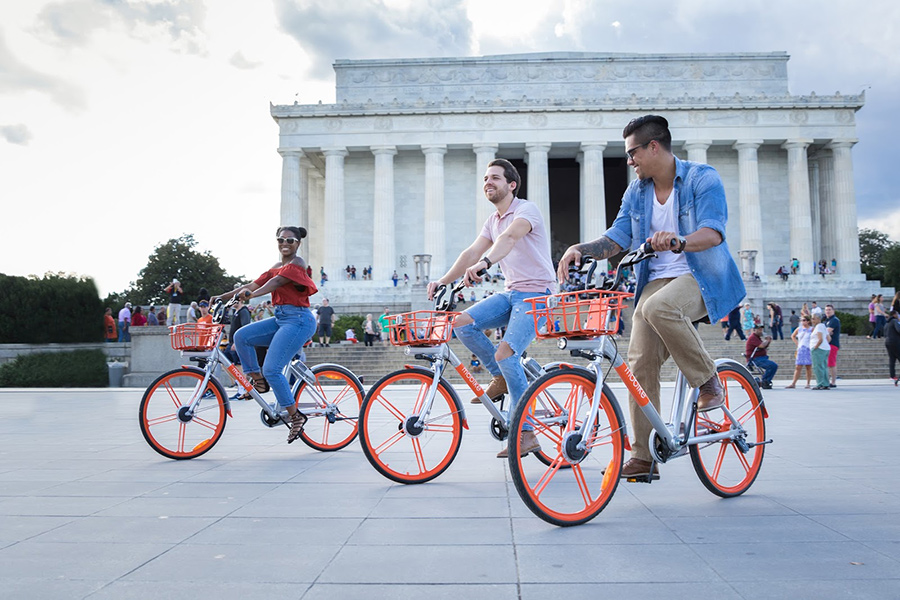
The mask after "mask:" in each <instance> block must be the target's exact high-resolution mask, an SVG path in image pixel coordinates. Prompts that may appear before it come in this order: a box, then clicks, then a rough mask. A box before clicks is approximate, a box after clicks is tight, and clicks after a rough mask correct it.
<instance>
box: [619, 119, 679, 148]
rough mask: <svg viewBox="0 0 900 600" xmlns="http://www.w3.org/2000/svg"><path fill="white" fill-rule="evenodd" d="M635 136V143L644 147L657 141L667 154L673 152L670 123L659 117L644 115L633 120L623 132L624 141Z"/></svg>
mask: <svg viewBox="0 0 900 600" xmlns="http://www.w3.org/2000/svg"><path fill="white" fill-rule="evenodd" d="M630 135H633V136H634V141H635V142H637V143H638V145H640V146H643V145H644V144H649V143H650V142H651V141H653V140H656V141H658V142H659V145H660V146H662V147H663V149H665V150H666V151H667V152H671V151H672V134H671V133H670V132H669V122H668V121H666V120H665V118H663V117H661V116H659V115H644V116H643V117H638V118H636V119H632V120H631V121H629V122H628V125H626V126H625V129H624V130H623V131H622V139H624V138H627V137H628V136H630Z"/></svg>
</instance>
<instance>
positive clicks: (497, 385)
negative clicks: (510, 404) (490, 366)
mask: <svg viewBox="0 0 900 600" xmlns="http://www.w3.org/2000/svg"><path fill="white" fill-rule="evenodd" d="M506 392H507V389H506V380H505V379H503V375H495V376H494V378H493V379H491V382H490V383H489V384H488V386H487V387H486V388H485V390H484V393H485V394H487V397H488V398H490V399H491V402H500V396H502V395H503V394H505V393H506ZM472 404H481V398H477V397H476V398H472Z"/></svg>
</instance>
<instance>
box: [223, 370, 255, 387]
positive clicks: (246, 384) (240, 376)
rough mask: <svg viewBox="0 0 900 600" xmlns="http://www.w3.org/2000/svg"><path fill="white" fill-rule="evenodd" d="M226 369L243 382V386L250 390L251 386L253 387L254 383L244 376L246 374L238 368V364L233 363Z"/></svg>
mask: <svg viewBox="0 0 900 600" xmlns="http://www.w3.org/2000/svg"><path fill="white" fill-rule="evenodd" d="M226 370H227V371H228V373H229V374H230V375H231V376H232V377H233V378H234V380H235V381H237V382H238V383H239V384H241V387H243V388H244V389H245V390H247V391H248V392H249V391H250V388H252V387H253V384H252V383H250V382H249V381H247V378H246V377H244V374H243V373H241V370H240V369H238V368H237V365H231V366H229V367H228V369H226Z"/></svg>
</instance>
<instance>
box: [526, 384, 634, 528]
mask: <svg viewBox="0 0 900 600" xmlns="http://www.w3.org/2000/svg"><path fill="white" fill-rule="evenodd" d="M596 385H597V378H596V377H595V375H594V374H593V373H592V372H590V371H588V370H587V369H584V368H581V367H574V368H561V369H557V370H554V371H552V372H550V373H547V374H546V375H544V376H542V377H540V378H539V379H537V380H536V381H534V382H533V383H532V384H531V385H530V386H529V388H528V389H527V390H526V391H525V393H524V394H523V399H522V400H521V401H520V402H519V403H518V404H517V406H516V410H515V411H514V413H513V418H512V421H511V426H510V438H509V459H508V461H509V470H510V475H511V477H512V480H513V484H514V485H515V488H516V491H517V492H518V494H519V497H520V498H521V499H522V501H523V502H524V503H525V505H526V506H527V507H528V509H529V510H531V512H533V513H534V514H535V515H537V516H538V517H540V518H541V519H543V520H544V521H546V522H548V523H552V524H553V525H558V526H560V527H570V526H573V525H580V524H582V523H586V522H587V521H590V520H591V519H593V518H594V517H596V516H597V515H598V514H600V512H601V511H602V510H603V509H604V508H605V507H606V505H607V504H608V503H609V501H610V500H611V499H612V497H613V495H614V494H615V491H616V488H617V487H618V485H619V474H620V472H621V470H622V461H623V459H624V453H625V420H624V418H623V416H622V411H621V409H620V407H619V403H618V402H617V401H616V398H615V396H614V395H613V393H612V390H610V389H609V386H607V385H606V384H605V383H604V384H603V389H602V394H601V396H600V406H599V410H598V414H597V419H596V421H595V424H594V427H593V428H592V430H591V433H592V437H591V440H590V442H589V446H590V452H587V453H586V454H584V455H583V456H581V457H580V459H574V458H572V457H573V456H574V455H573V454H572V453H571V452H570V453H569V454H568V455H567V454H566V453H564V452H563V445H564V444H567V445H568V446H569V447H570V449H571V450H572V451H574V446H575V445H577V442H578V441H579V440H578V438H577V437H575V435H576V434H575V433H574V432H575V431H576V429H577V428H578V427H579V426H580V425H581V423H582V422H583V421H584V419H585V418H587V416H588V415H589V411H590V405H591V399H592V397H593V393H594V388H595V387H596ZM551 388H554V389H551ZM542 397H545V400H544V401H542ZM546 398H561V399H562V398H564V400H562V401H559V400H555V401H554V402H549V401H547V400H546ZM553 404H556V405H557V406H561V407H564V408H565V410H566V413H564V414H559V413H558V412H556V411H553V410H550V411H548V410H547V409H546V408H545V407H546V406H548V405H549V406H552V405H553ZM565 415H570V417H569V418H568V419H564V420H563V425H560V422H559V421H560V419H561V418H563V417H564V416H565ZM571 415H575V418H571ZM526 422H530V423H531V424H533V425H534V433H535V435H536V436H537V437H538V440H539V441H540V443H541V448H542V451H543V452H544V453H545V454H547V455H549V456H552V457H553V459H552V462H551V464H550V465H549V466H548V465H545V464H543V462H536V461H533V460H528V459H527V457H522V456H519V443H520V440H521V434H522V431H523V426H524V425H525V424H526ZM564 466H567V467H569V468H567V469H566V468H562V467H564Z"/></svg>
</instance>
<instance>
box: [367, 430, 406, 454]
mask: <svg viewBox="0 0 900 600" xmlns="http://www.w3.org/2000/svg"><path fill="white" fill-rule="evenodd" d="M405 437H406V432H404V431H398V432H397V433H395V434H394V435H392V436H391V437H389V438H388V439H386V440H385V441H384V442H382V443H381V445H380V446H378V447H377V448H374V449H373V452H374V453H375V454H382V453H383V452H384V451H385V450H387V449H388V448H390V447H391V446H393V445H394V444H396V443H397V442H399V441H400V440H402V439H403V438H405Z"/></svg>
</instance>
